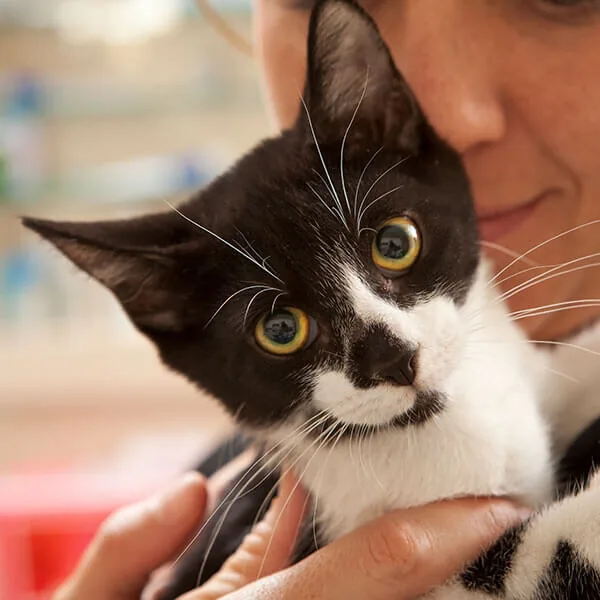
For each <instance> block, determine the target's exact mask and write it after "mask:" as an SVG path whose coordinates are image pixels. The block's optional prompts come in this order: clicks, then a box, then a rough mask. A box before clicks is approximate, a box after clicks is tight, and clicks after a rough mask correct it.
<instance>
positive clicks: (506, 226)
mask: <svg viewBox="0 0 600 600" xmlns="http://www.w3.org/2000/svg"><path fill="white" fill-rule="evenodd" d="M546 195H547V194H540V195H539V196H536V197H535V198H534V199H533V200H530V201H529V202H525V203H523V204H520V205H519V206H516V207H513V208H509V209H508V210H497V211H488V212H485V213H479V214H478V215H477V221H478V223H479V235H480V237H481V239H482V240H484V241H486V242H494V241H496V240H497V239H499V238H502V237H504V236H505V235H507V234H508V233H510V232H511V231H512V230H513V229H515V228H516V227H518V226H519V225H521V224H522V223H523V222H524V221H525V220H526V219H527V218H529V216H531V214H532V213H533V212H534V211H535V209H536V208H537V206H538V205H539V204H540V202H542V201H543V200H544V198H545V197H546Z"/></svg>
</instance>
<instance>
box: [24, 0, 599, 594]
mask: <svg viewBox="0 0 600 600" xmlns="http://www.w3.org/2000/svg"><path fill="white" fill-rule="evenodd" d="M302 105H303V106H302V108H301V110H300V113H299V116H298V118H297V120H296V122H295V124H294V125H293V126H292V127H291V128H289V129H288V130H286V131H284V132H283V133H281V134H280V135H278V136H276V137H274V138H272V139H269V140H266V141H264V142H263V143H261V144H260V145H258V146H257V147H256V148H255V149H254V150H252V151H251V152H249V153H248V154H247V155H246V156H244V157H243V158H241V159H240V160H239V162H237V164H236V165H234V166H233V167H232V168H231V169H230V170H229V171H228V172H227V173H225V174H223V175H222V176H221V177H219V178H218V179H216V180H215V181H214V182H213V183H212V184H211V185H209V186H208V187H207V188H206V189H204V190H201V191H200V192H198V193H197V194H195V195H194V196H193V197H191V198H190V199H189V200H188V201H187V202H185V203H184V204H182V205H181V206H179V207H172V208H173V210H170V211H168V212H164V213H160V214H152V215H146V216H142V217H137V218H133V219H128V220H121V221H112V222H111V221H105V222H97V223H73V222H71V223H59V222H51V221H45V220H38V219H31V218H25V219H24V224H25V225H26V226H27V227H29V228H30V229H32V230H34V231H36V232H37V233H38V234H40V235H41V236H43V237H44V238H46V239H47V240H49V241H50V242H51V243H52V244H54V246H56V248H58V250H60V251H61V252H62V253H63V254H65V255H66V256H67V257H68V258H69V259H70V260H71V261H72V262H73V263H74V264H75V265H77V266H78V267H80V268H81V269H82V270H84V271H85V272H87V273H88V274H90V275H91V276H92V277H93V278H95V279H96V280H98V281H99V282H100V283H102V284H103V285H105V286H106V287H107V288H108V289H109V290H111V291H112V292H113V294H114V295H115V296H116V298H117V299H118V300H119V301H120V303H121V304H122V306H123V308H124V310H125V311H126V313H127V314H128V315H129V317H130V319H131V321H132V322H133V324H134V325H135V326H136V327H137V328H138V329H139V331H140V332H142V333H143V334H144V335H145V336H147V337H148V338H149V339H150V340H151V341H152V342H153V343H154V344H155V346H156V348H157V350H158V352H159V354H160V357H161V359H162V361H163V362H164V364H165V365H166V366H167V367H169V368H170V369H172V370H174V371H176V372H177V373H179V374H181V375H183V376H184V377H186V378H187V379H189V380H190V381H191V382H192V383H193V384H195V385H197V386H198V387H199V388H201V389H202V390H205V391H207V392H209V393H210V394H211V395H212V396H214V397H215V398H217V399H218V400H219V401H220V402H221V403H222V404H223V405H224V406H225V407H226V408H227V409H228V411H229V412H230V413H231V414H232V415H234V417H235V419H236V420H237V422H238V423H239V424H240V427H241V429H242V430H243V431H244V432H245V434H246V435H248V436H249V438H250V439H251V440H252V441H253V442H254V443H257V444H258V445H259V446H260V448H261V454H260V457H259V458H258V459H257V462H256V463H254V464H253V465H252V466H251V467H250V468H249V469H248V470H247V471H246V472H245V473H244V474H243V475H242V476H241V478H240V479H239V480H238V481H236V482H235V483H234V485H233V486H232V488H231V490H230V493H229V494H228V499H226V501H225V502H224V503H223V504H222V506H221V507H220V508H219V509H217V511H216V513H215V514H214V515H213V516H212V518H211V519H210V520H209V523H208V527H207V528H206V529H205V530H203V532H202V534H201V535H200V536H199V537H198V539H197V540H196V543H195V545H194V546H193V547H192V548H191V549H190V551H189V552H188V553H187V554H186V555H185V556H184V558H183V560H182V561H181V563H180V564H179V568H178V570H177V571H176V573H175V579H174V581H173V582H172V584H171V586H170V587H169V588H168V589H167V590H166V592H165V594H164V598H175V597H177V596H178V595H180V594H181V593H183V592H185V591H186V590H189V589H191V588H193V587H194V586H195V585H196V583H197V582H202V581H204V580H206V579H207V577H209V576H210V575H211V574H212V573H214V572H215V571H216V570H217V569H218V568H219V566H220V565H221V564H222V562H223V561H224V560H225V558H226V557H227V556H228V555H229V554H230V553H231V552H232V551H233V550H234V549H235V547H236V545H237V544H238V542H239V541H240V540H241V538H242V537H243V535H244V534H245V533H246V532H247V531H248V528H249V527H251V525H252V523H253V522H254V521H255V519H256V518H257V517H259V516H260V514H262V512H263V511H264V505H265V504H266V502H263V501H265V500H267V499H268V498H269V496H270V494H271V493H272V491H273V489H274V486H275V485H276V481H277V473H278V472H279V469H280V467H281V464H282V461H284V460H285V462H286V463H287V464H288V465H291V466H292V467H293V468H294V470H295V472H296V473H297V474H298V476H299V477H300V479H301V480H302V482H303V484H304V486H305V487H306V488H307V489H308V490H309V492H310V493H311V495H312V498H313V503H314V514H311V519H309V522H307V524H306V528H305V529H306V531H304V533H303V535H302V536H301V541H300V543H299V546H298V548H297V553H296V554H297V559H298V560H299V559H300V558H302V557H303V556H306V555H307V554H309V553H310V552H312V551H313V550H314V549H315V547H316V546H317V545H320V544H326V543H328V542H330V541H332V540H334V539H336V538H338V537H340V536H342V535H344V534H346V533H348V532H349V531H352V530H353V529H355V528H356V527H358V526H360V525H362V524H363V523H365V522H367V521H368V520H371V519H373V518H375V517H377V516H379V515H381V514H383V513H385V512H386V511H389V510H391V509H394V508H401V507H410V506H415V505H421V504H425V503H428V502H430V501H435V500H438V499H442V498H453V497H458V496H465V495H502V496H510V497H512V498H515V499H516V500H518V501H519V502H521V503H522V504H524V505H526V506H529V507H531V508H532V509H535V510H536V511H538V512H537V513H536V515H535V516H534V517H532V518H531V519H529V520H528V521H527V523H525V524H523V525H521V526H520V527H518V528H515V529H513V530H511V531H509V532H507V534H506V535H505V536H503V537H502V538H501V539H500V540H499V541H498V542H497V544H495V545H494V546H493V547H492V548H490V549H489V550H488V551H487V552H486V553H484V554H483V555H482V556H481V558H480V559H479V560H478V561H476V562H475V563H474V564H473V565H471V566H470V567H468V568H467V569H466V570H465V571H464V572H463V573H462V574H461V575H459V576H457V577H456V578H455V579H453V580H452V581H450V582H448V583H447V584H446V585H444V586H443V587H441V588H439V589H438V590H436V591H435V592H434V593H433V597H435V598H440V599H443V600H451V599H454V598H511V599H515V600H516V599H521V598H523V599H531V600H534V599H535V600H552V599H554V598H575V597H577V598H581V599H585V598H592V597H596V595H597V594H598V593H599V592H600V543H596V542H595V538H596V536H597V533H598V532H600V514H599V515H598V516H597V517H595V518H594V515H595V513H596V510H595V509H596V504H597V501H598V500H600V483H599V482H598V480H597V479H596V478H594V477H591V478H590V480H589V481H588V482H587V483H586V485H585V486H582V487H585V491H583V492H582V493H577V494H572V495H568V496H567V497H566V498H565V499H563V500H560V501H559V502H556V503H554V504H553V501H554V500H555V499H556V490H557V485H558V471H557V468H556V462H557V461H556V457H554V456H553V453H552V432H551V430H550V428H549V426H548V424H547V419H546V418H545V415H544V405H543V393H542V383H541V382H542V380H543V375H544V359H543V356H542V355H541V354H540V353H536V352H534V351H533V350H532V348H531V346H530V345H529V344H527V343H524V342H525V338H524V336H523V334H522V332H521V331H520V330H519V329H518V328H517V326H516V325H515V324H514V323H512V322H511V320H510V319H509V317H508V314H507V309H506V308H505V306H504V304H503V302H502V299H501V297H500V295H499V292H498V291H497V290H496V287H495V285H494V279H493V278H492V277H491V271H490V269H489V267H488V265H487V263H486V261H485V260H483V259H482V257H481V252H480V244H479V239H478V235H477V220H476V215H475V211H474V206H473V201H472V197H471V192H470V188H469V182H468V178H467V176H466V174H465V171H464V169H463V167H462V165H461V161H460V157H459V156H458V155H457V154H456V153H455V152H454V151H453V150H452V149H451V148H450V147H449V146H448V145H447V144H446V143H445V142H444V141H443V140H441V139H440V138H439V137H438V136H437V135H436V133H435V131H433V129H432V128H431V126H430V125H429V124H428V122H427V119H426V118H425V116H424V114H423V112H422V110H421V109H420V107H419V105H418V102H417V101H416V99H415V97H414V96H413V94H412V92H411V91H410V89H409V88H408V86H407V84H406V82H405V81H404V79H403V78H402V75H401V74H400V73H399V72H398V70H397V68H396V67H395V64H394V61H393V60H392V58H391V56H390V53H389V51H388V49H387V47H386V45H385V43H384V42H383V40H382V38H381V36H380V34H379V31H378V29H377V26H376V25H375V23H374V22H373V21H372V19H371V18H370V17H369V16H368V14H366V13H365V12H364V11H363V10H362V9H361V8H360V6H359V5H358V4H357V3H355V2H354V1H353V0H321V1H320V2H319V3H318V4H317V6H316V8H315V9H314V11H313V12H312V15H311V20H310V26H309V35H308V64H307V80H306V85H305V89H304V93H303V97H302ZM242 446H243V444H242ZM249 490H251V493H250V492H249ZM578 491H580V490H579V489H578ZM242 492H248V493H247V495H244V494H242ZM234 498H237V499H236V500H235V501H234V500H233V499H234ZM548 506H549V508H545V507H548ZM313 519H314V521H313ZM197 580H198V581H197Z"/></svg>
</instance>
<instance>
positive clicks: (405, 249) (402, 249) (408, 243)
mask: <svg viewBox="0 0 600 600" xmlns="http://www.w3.org/2000/svg"><path fill="white" fill-rule="evenodd" d="M420 253H421V234H420V233H419V230H418V228H417V226H416V224H415V222H414V221H413V220H412V219H409V218H408V217H396V218H395V219H390V220H389V221H386V222H385V223H384V224H383V225H382V226H381V227H380V228H379V230H378V231H377V235H376V236H375V239H374V240H373V247H372V255H373V262H374V263H375V264H376V265H377V268H378V269H380V270H381V271H382V272H383V273H384V274H385V275H386V276H389V277H397V276H398V275H401V274H402V273H404V272H405V271H407V270H408V269H410V267H412V266H413V265H414V264H415V262H416V261H417V259H418V258H419V254H420Z"/></svg>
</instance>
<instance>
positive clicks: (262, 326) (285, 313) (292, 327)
mask: <svg viewBox="0 0 600 600" xmlns="http://www.w3.org/2000/svg"><path fill="white" fill-rule="evenodd" d="M315 336H316V324H315V322H314V320H313V319H311V318H310V317H309V316H308V315H307V314H306V313H305V312H304V311H302V310H300V309H299V308H291V307H285V308H280V309H278V310H276V311H275V312H270V313H267V314H266V315H264V316H263V318H262V319H261V320H260V321H259V322H258V324H257V325H256V329H255V331H254V337H255V338H256V341H257V343H258V345H259V346H260V347H261V348H262V349H263V350H266V351H267V352H269V353H271V354H277V355H279V356H287V355H290V354H295V353H296V352H299V351H300V350H302V349H303V348H306V346H308V345H309V344H310V343H311V342H312V341H313V340H314V338H315Z"/></svg>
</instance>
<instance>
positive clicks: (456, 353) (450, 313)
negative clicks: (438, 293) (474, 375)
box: [412, 297, 468, 391]
mask: <svg viewBox="0 0 600 600" xmlns="http://www.w3.org/2000/svg"><path fill="white" fill-rule="evenodd" d="M412 316H413V317H414V320H415V322H416V323H417V325H418V330H419V338H420V339H419V362H418V368H417V378H416V380H415V384H416V385H417V387H418V388H420V389H425V390H438V391H442V390H443V389H444V388H445V387H446V386H445V384H446V383H447V381H448V378H449V377H450V376H451V375H452V373H453V372H454V371H455V370H456V369H457V367H458V365H459V364H460V362H461V360H462V358H463V355H464V349H465V340H466V328H467V327H468V324H465V323H464V320H462V319H461V316H460V313H459V311H458V309H457V307H456V304H455V303H454V301H453V300H451V299H450V298H445V297H438V298H434V299H433V300H431V301H429V302H427V303H424V304H420V305H418V306H417V307H415V309H414V310H413V315H412Z"/></svg>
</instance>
